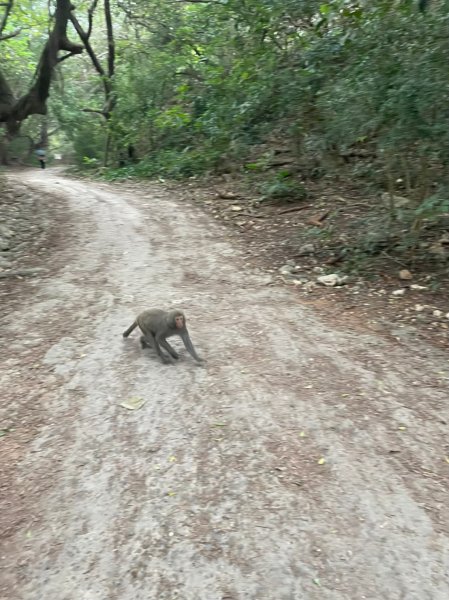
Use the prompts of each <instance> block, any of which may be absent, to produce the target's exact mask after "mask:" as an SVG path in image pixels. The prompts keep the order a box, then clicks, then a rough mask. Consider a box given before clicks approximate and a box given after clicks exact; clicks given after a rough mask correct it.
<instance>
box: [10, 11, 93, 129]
mask: <svg viewBox="0 0 449 600" xmlns="http://www.w3.org/2000/svg"><path fill="white" fill-rule="evenodd" d="M72 10H73V6H72V4H71V2H70V0H57V2H56V11H55V16H54V25H53V29H52V31H51V32H50V34H49V36H48V40H47V42H46V44H45V46H44V49H43V50H42V54H41V57H40V60H39V63H38V65H37V68H36V72H35V75H34V83H33V84H32V86H31V87H30V89H29V90H28V92H27V93H26V94H24V95H23V96H22V97H21V98H19V100H17V101H15V100H14V96H13V94H12V91H11V89H10V87H9V85H8V83H7V81H6V80H5V78H4V77H3V76H2V74H1V73H0V122H4V123H6V127H7V132H8V135H9V137H13V136H14V135H16V134H17V133H18V131H19V129H20V125H21V123H22V121H24V120H25V119H26V118H27V117H29V116H30V115H32V114H41V115H43V114H45V113H46V112H47V107H46V103H47V99H48V96H49V94H50V85H51V81H52V76H53V72H54V69H55V67H56V65H57V64H58V52H59V51H60V50H65V51H67V52H69V54H70V55H73V54H80V53H81V52H82V51H83V47H82V46H80V45H78V44H74V43H72V42H71V41H70V40H69V39H68V37H67V23H68V20H69V18H70V14H71V11H72Z"/></svg>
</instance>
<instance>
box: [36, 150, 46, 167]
mask: <svg viewBox="0 0 449 600" xmlns="http://www.w3.org/2000/svg"><path fill="white" fill-rule="evenodd" d="M36 156H37V160H38V161H39V162H40V165H41V169H45V150H43V149H42V148H39V149H38V150H36Z"/></svg>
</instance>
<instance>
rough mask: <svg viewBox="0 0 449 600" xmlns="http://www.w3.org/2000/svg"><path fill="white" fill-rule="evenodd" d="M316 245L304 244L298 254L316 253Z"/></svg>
mask: <svg viewBox="0 0 449 600" xmlns="http://www.w3.org/2000/svg"><path fill="white" fill-rule="evenodd" d="M314 252H315V246H314V245H313V244H303V245H302V246H301V247H300V248H299V250H298V256H307V255H308V254H314Z"/></svg>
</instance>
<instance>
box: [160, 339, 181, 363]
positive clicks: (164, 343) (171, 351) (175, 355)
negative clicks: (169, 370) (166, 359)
mask: <svg viewBox="0 0 449 600" xmlns="http://www.w3.org/2000/svg"><path fill="white" fill-rule="evenodd" d="M159 343H160V345H161V346H162V348H164V350H167V352H168V353H169V354H170V356H172V357H173V358H174V359H178V358H179V354H178V353H177V352H176V350H175V349H174V348H173V347H172V346H171V345H170V344H169V343H168V342H167V340H160V341H159Z"/></svg>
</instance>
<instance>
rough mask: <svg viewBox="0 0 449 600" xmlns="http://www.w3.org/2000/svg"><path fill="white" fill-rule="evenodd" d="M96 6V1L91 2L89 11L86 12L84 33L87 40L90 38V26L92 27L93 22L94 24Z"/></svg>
mask: <svg viewBox="0 0 449 600" xmlns="http://www.w3.org/2000/svg"><path fill="white" fill-rule="evenodd" d="M97 4H98V0H93V2H92V4H91V6H90V8H89V10H88V11H87V18H88V27H87V32H86V36H87V39H89V38H90V34H91V33H92V26H93V22H94V12H95V10H96V8H97Z"/></svg>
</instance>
